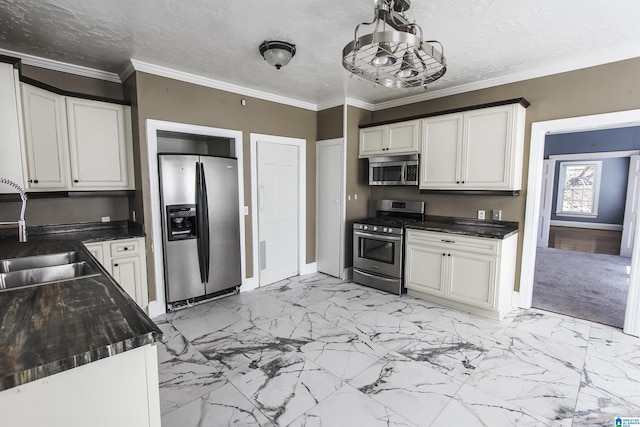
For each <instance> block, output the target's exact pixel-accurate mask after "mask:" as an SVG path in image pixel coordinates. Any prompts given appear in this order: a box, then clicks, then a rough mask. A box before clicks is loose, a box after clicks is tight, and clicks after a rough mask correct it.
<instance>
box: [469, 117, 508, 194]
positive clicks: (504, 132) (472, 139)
mask: <svg viewBox="0 0 640 427" xmlns="http://www.w3.org/2000/svg"><path fill="white" fill-rule="evenodd" d="M512 117H513V107H512V106H511V105H507V106H501V107H494V108H486V109H481V110H476V111H471V112H468V113H465V125H464V128H465V135H464V150H463V156H462V161H463V165H464V167H463V171H462V180H463V181H465V185H464V188H465V189H481V190H482V189H508V188H509V182H510V181H511V173H512V170H511V157H512V153H511V150H512V134H513V130H512V124H511V123H512Z"/></svg>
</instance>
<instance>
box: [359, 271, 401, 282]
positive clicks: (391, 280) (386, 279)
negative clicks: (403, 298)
mask: <svg viewBox="0 0 640 427" xmlns="http://www.w3.org/2000/svg"><path fill="white" fill-rule="evenodd" d="M358 274H362V275H363V276H367V277H371V278H373V279H376V280H383V281H387V282H393V283H395V282H397V281H398V279H388V278H386V277H382V276H378V275H377V274H371V273H367V272H364V271H362V270H360V269H358Z"/></svg>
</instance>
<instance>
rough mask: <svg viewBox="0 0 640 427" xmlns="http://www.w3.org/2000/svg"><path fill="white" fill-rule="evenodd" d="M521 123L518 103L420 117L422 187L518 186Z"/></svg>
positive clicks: (519, 181) (502, 188) (523, 109)
mask: <svg viewBox="0 0 640 427" xmlns="http://www.w3.org/2000/svg"><path fill="white" fill-rule="evenodd" d="M524 125H525V108H524V107H523V106H522V105H521V104H508V105H501V106H497V107H489V108H481V109H476V110H471V111H466V112H462V113H454V114H446V115H442V116H435V117H429V118H426V119H422V148H421V159H420V189H425V190H508V191H517V190H520V187H521V185H522V160H523V150H524Z"/></svg>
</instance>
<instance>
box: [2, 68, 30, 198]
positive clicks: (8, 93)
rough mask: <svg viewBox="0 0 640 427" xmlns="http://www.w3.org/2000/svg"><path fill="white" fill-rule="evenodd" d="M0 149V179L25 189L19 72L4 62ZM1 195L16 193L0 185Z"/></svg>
mask: <svg viewBox="0 0 640 427" xmlns="http://www.w3.org/2000/svg"><path fill="white" fill-rule="evenodd" d="M0 147H1V151H0V152H1V153H2V155H0V178H6V179H10V180H11V181H13V182H15V183H16V184H18V185H20V186H21V187H23V188H24V176H23V164H22V138H21V133H20V94H19V93H18V71H17V70H15V69H14V68H13V65H12V64H6V63H4V62H0ZM0 193H12V194H15V193H16V191H15V190H14V189H12V188H11V187H9V186H7V185H0Z"/></svg>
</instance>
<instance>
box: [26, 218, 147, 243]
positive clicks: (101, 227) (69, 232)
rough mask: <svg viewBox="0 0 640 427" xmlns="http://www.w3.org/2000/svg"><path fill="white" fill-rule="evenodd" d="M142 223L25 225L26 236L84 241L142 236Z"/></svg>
mask: <svg viewBox="0 0 640 427" xmlns="http://www.w3.org/2000/svg"><path fill="white" fill-rule="evenodd" d="M144 236H145V235H144V229H143V226H142V224H139V223H137V222H132V221H111V222H88V223H80V224H61V225H42V226H27V238H35V239H38V240H40V239H47V240H48V239H55V240H79V241H81V242H84V243H91V242H99V241H103V240H118V239H129V238H134V237H144Z"/></svg>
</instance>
